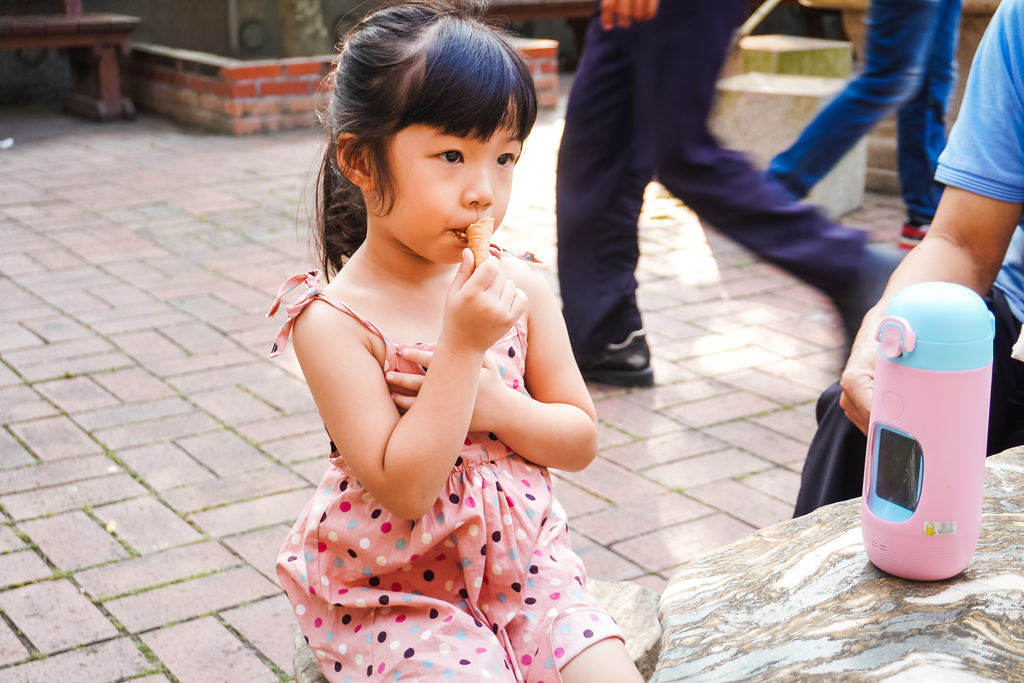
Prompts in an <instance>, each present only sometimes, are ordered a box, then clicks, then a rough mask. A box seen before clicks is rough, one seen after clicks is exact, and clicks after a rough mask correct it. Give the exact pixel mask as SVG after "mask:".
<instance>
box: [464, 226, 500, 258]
mask: <svg viewBox="0 0 1024 683" xmlns="http://www.w3.org/2000/svg"><path fill="white" fill-rule="evenodd" d="M492 234H494V219H493V218H491V217H490V216H484V217H483V218H481V219H480V220H478V221H477V222H476V223H473V224H472V225H470V226H469V227H467V228H466V241H468V242H469V248H470V251H472V252H473V262H474V264H475V266H476V267H479V266H480V264H481V263H483V262H484V259H486V258H487V256H488V255H489V254H490V253H491V235H492Z"/></svg>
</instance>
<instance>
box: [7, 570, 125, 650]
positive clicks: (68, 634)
mask: <svg viewBox="0 0 1024 683" xmlns="http://www.w3.org/2000/svg"><path fill="white" fill-rule="evenodd" d="M0 609H3V611H4V613H5V614H6V615H7V617H8V618H10V619H11V620H12V621H13V622H14V623H15V625H16V626H17V627H18V629H20V630H21V632H22V633H24V634H25V636H26V637H27V638H28V639H29V640H30V641H31V642H32V644H33V645H34V646H35V647H37V648H38V649H39V650H40V651H41V652H55V651H57V650H65V649H67V648H71V647H75V646H76V645H84V644H88V643H92V642H95V641H98V640H106V639H108V638H113V637H116V636H117V635H118V633H117V629H116V628H114V625H113V624H111V623H110V621H108V620H107V618H106V617H104V616H103V613H102V612H100V611H99V610H98V609H97V608H96V606H95V605H93V604H92V603H91V602H89V599H88V598H86V597H85V596H83V595H82V594H81V593H79V592H78V589H77V588H75V587H74V585H72V584H71V582H70V581H67V580H58V581H46V582H43V583H35V584H32V585H29V586H23V587H21V588H14V589H11V590H9V591H5V592H3V593H0Z"/></svg>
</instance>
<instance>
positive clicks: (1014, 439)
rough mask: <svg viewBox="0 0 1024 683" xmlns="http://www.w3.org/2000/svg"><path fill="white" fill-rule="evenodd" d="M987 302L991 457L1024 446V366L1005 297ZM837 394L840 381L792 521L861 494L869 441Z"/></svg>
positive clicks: (821, 404) (830, 395)
mask: <svg viewBox="0 0 1024 683" xmlns="http://www.w3.org/2000/svg"><path fill="white" fill-rule="evenodd" d="M985 301H986V303H987V304H988V305H989V309H990V310H991V311H992V314H993V315H994V316H995V318H996V336H995V340H994V341H993V348H992V353H993V357H992V358H993V360H992V397H991V399H990V402H989V422H988V449H987V452H988V455H992V454H993V453H999V452H1000V451H1003V450H1006V449H1007V448H1010V447H1011V446H1019V445H1021V444H1024V363H1022V362H1020V361H1018V360H1014V359H1012V358H1010V349H1011V348H1012V347H1013V344H1014V342H1016V341H1017V337H1018V335H1019V334H1020V323H1019V322H1018V321H1017V318H1016V317H1015V316H1014V315H1013V312H1012V311H1011V310H1010V307H1009V306H1008V305H1007V303H1006V297H1004V296H1003V294H1002V292H1000V291H999V290H996V289H993V290H992V292H991V293H990V294H989V296H988V297H987V298H986V300H985ZM839 395H840V389H839V383H838V382H837V383H835V384H833V385H832V386H830V387H829V388H828V389H826V390H825V391H824V393H822V395H821V397H820V398H819V399H818V406H817V417H818V431H817V432H815V434H814V438H813V439H812V440H811V445H810V447H809V449H808V451H807V460H806V461H805V462H804V471H803V474H802V475H801V480H800V492H799V494H797V500H796V510H795V511H794V513H793V516H794V517H799V516H800V515H805V514H807V513H808V512H812V511H814V510H816V509H818V508H819V507H821V506H822V505H828V504H830V503H835V502H838V501H840V500H847V499H849V498H856V497H857V496H859V495H861V489H862V488H863V484H864V458H865V453H866V451H867V437H865V436H864V434H863V433H862V432H861V431H860V430H859V429H857V427H856V426H854V424H853V423H852V422H850V421H849V420H848V419H847V418H846V414H845V413H844V412H843V409H842V408H840V407H839ZM926 457H927V456H926Z"/></svg>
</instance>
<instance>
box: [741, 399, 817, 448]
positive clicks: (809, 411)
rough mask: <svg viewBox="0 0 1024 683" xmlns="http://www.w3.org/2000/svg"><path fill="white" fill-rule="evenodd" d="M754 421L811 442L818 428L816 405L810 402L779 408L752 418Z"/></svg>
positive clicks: (805, 441) (804, 441) (789, 435)
mask: <svg viewBox="0 0 1024 683" xmlns="http://www.w3.org/2000/svg"><path fill="white" fill-rule="evenodd" d="M750 419H751V421H752V422H756V423H757V424H759V425H762V426H764V427H767V428H768V429H772V430H775V431H776V432H778V433H780V434H784V435H786V436H788V437H791V438H794V439H797V440H798V441H802V442H803V443H810V442H811V439H812V438H814V432H815V431H816V430H817V428H818V423H817V420H815V418H814V405H813V404H809V405H805V406H801V407H798V408H794V409H789V410H777V411H775V412H773V413H769V414H767V415H757V416H755V417H752V418H750Z"/></svg>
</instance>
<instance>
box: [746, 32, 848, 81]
mask: <svg viewBox="0 0 1024 683" xmlns="http://www.w3.org/2000/svg"><path fill="white" fill-rule="evenodd" d="M739 50H740V55H741V59H742V64H743V71H745V72H750V71H756V72H760V73H774V74H791V75H794V76H822V77H824V78H849V77H850V74H851V73H852V71H853V46H852V45H851V44H850V43H849V42H847V41H845V40H824V39H821V38H807V37H804V36H786V35H776V34H770V35H759V36H746V37H745V38H743V39H742V40H740V43H739Z"/></svg>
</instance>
